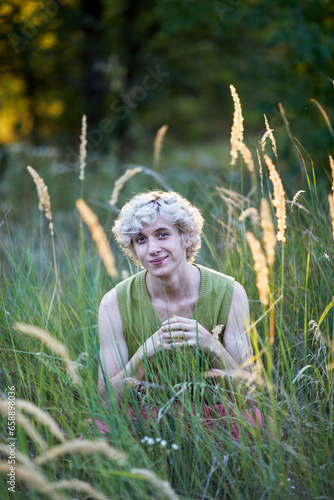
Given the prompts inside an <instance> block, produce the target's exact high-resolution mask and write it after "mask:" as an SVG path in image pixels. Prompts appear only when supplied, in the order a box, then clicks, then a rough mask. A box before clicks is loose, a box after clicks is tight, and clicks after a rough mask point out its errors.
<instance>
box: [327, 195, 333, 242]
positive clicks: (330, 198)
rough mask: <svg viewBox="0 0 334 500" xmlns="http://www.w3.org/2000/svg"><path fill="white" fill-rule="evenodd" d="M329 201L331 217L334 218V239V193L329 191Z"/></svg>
mask: <svg viewBox="0 0 334 500" xmlns="http://www.w3.org/2000/svg"><path fill="white" fill-rule="evenodd" d="M328 203H329V213H330V214H331V219H332V233H333V239H334V194H331V193H329V195H328Z"/></svg>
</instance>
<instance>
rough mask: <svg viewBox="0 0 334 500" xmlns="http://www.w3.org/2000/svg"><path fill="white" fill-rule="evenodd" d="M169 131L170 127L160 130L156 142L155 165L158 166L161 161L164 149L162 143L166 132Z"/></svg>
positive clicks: (166, 126) (163, 127) (164, 126)
mask: <svg viewBox="0 0 334 500" xmlns="http://www.w3.org/2000/svg"><path fill="white" fill-rule="evenodd" d="M167 130H168V125H163V126H162V127H160V128H159V130H158V132H157V134H156V136H155V140H154V163H155V165H157V164H158V163H159V160H160V153H161V148H162V143H163V140H164V138H165V135H166V132H167Z"/></svg>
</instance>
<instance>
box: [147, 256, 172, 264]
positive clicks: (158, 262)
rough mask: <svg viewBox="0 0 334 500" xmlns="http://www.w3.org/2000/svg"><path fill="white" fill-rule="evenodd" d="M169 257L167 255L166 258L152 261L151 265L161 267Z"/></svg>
mask: <svg viewBox="0 0 334 500" xmlns="http://www.w3.org/2000/svg"><path fill="white" fill-rule="evenodd" d="M167 257H168V256H167V255H166V257H160V258H159V259H154V260H151V261H150V264H153V265H154V266H160V264H162V263H163V262H164V261H165V260H166V259H167Z"/></svg>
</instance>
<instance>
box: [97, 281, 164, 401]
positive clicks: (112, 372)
mask: <svg viewBox="0 0 334 500" xmlns="http://www.w3.org/2000/svg"><path fill="white" fill-rule="evenodd" d="M98 323H99V337H100V360H101V364H100V367H99V380H98V389H99V391H100V393H101V396H102V398H103V399H104V400H106V397H107V390H106V387H105V382H104V375H105V377H106V378H107V380H108V382H109V384H110V385H111V386H112V388H113V390H114V391H115V393H116V394H117V395H118V396H119V397H122V393H123V390H124V385H125V383H126V381H125V379H126V378H127V377H132V378H135V379H138V380H141V379H143V377H144V373H145V369H144V365H143V363H142V361H143V359H144V357H145V358H151V357H154V356H155V355H156V354H157V352H160V351H161V350H171V346H170V345H169V343H167V342H165V340H164V339H162V337H161V330H157V331H156V332H155V333H154V334H153V335H152V336H151V337H149V338H148V339H147V340H146V342H145V343H144V344H143V345H141V346H140V347H139V348H138V350H137V351H136V352H135V354H134V355H133V356H132V358H131V359H130V360H129V352H128V348H127V345H126V339H125V336H124V332H123V325H122V319H121V315H120V312H119V308H118V302H117V294H116V289H115V288H113V289H112V290H110V292H108V293H107V294H106V295H105V296H104V297H103V299H102V301H101V304H100V309H99V321H98Z"/></svg>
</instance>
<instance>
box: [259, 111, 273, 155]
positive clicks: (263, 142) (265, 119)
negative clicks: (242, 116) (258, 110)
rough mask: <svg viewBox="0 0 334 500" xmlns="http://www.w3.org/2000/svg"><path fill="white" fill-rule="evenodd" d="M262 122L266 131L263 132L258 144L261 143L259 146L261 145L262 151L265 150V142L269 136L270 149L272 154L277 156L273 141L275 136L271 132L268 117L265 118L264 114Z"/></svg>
mask: <svg viewBox="0 0 334 500" xmlns="http://www.w3.org/2000/svg"><path fill="white" fill-rule="evenodd" d="M264 122H265V124H266V132H265V133H264V134H263V137H262V139H261V141H260V144H261V147H262V151H264V150H265V148H266V142H267V137H269V139H270V140H271V144H272V149H273V152H274V155H275V156H276V158H277V146H276V141H275V137H274V134H273V129H272V128H270V126H269V122H268V119H267V117H266V115H264Z"/></svg>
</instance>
